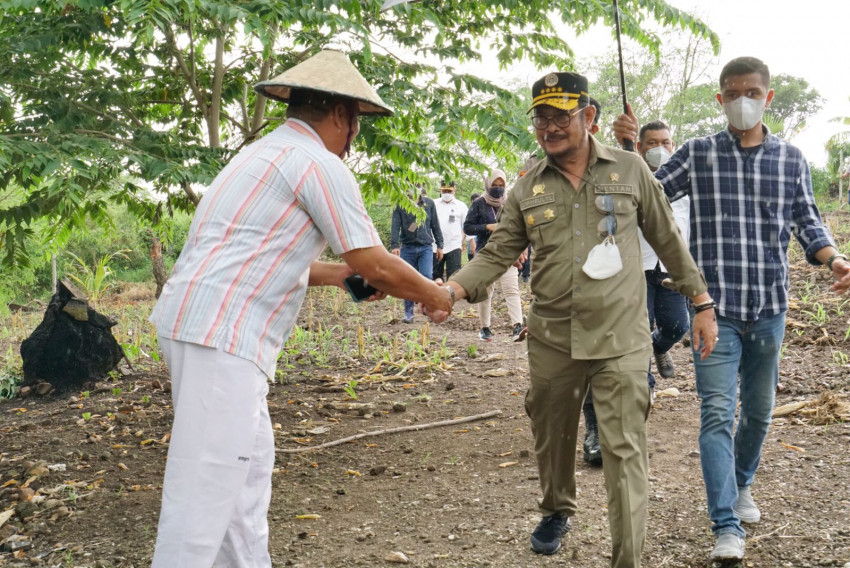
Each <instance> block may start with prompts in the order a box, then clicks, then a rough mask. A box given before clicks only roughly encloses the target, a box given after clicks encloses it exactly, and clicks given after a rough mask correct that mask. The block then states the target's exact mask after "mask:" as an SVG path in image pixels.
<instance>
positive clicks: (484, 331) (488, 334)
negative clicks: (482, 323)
mask: <svg viewBox="0 0 850 568" xmlns="http://www.w3.org/2000/svg"><path fill="white" fill-rule="evenodd" d="M478 338H479V339H480V340H481V341H490V340H492V339H493V332H492V331H490V328H489V327H482V328H481V331H479V332H478Z"/></svg>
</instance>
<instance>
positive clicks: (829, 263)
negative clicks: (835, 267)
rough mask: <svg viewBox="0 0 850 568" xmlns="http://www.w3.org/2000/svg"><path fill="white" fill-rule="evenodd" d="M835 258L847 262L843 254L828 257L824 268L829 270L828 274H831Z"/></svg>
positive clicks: (838, 253)
mask: <svg viewBox="0 0 850 568" xmlns="http://www.w3.org/2000/svg"><path fill="white" fill-rule="evenodd" d="M836 258H843V259H844V260H847V257H846V256H844V255H843V254H841V253H840V252H837V253H835V254H834V255H832V256H831V257H829V258H828V259H827V260H826V267H827V268H829V271H830V272H832V263H833V262H834V261H835V259H836Z"/></svg>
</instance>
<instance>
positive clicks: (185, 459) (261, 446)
mask: <svg viewBox="0 0 850 568" xmlns="http://www.w3.org/2000/svg"><path fill="white" fill-rule="evenodd" d="M159 345H160V349H161V351H162V353H163V354H164V355H165V361H166V363H167V364H168V368H169V371H170V372H171V381H172V391H171V396H172V400H173V402H174V424H173V426H172V430H171V442H170V445H169V448H168V461H167V462H166V465H165V482H164V483H163V488H162V509H161V511H160V514H159V528H158V531H157V538H156V550H155V552H154V557H153V564H152V566H151V568H212V567H213V566H215V568H271V558H270V557H269V547H268V540H269V525H268V519H267V514H268V510H269V502H270V501H271V490H272V484H271V472H272V468H273V467H274V434H273V433H272V426H271V420H270V418H269V410H268V404H267V403H266V394H267V393H268V390H269V387H268V382H267V381H266V376H265V375H264V374H263V373H262V372H261V371H260V369H259V368H258V367H257V366H256V365H255V364H254V363H252V362H250V361H248V360H246V359H242V358H240V357H236V356H235V355H231V354H229V353H225V352H224V351H221V350H219V349H213V348H210V347H203V346H201V345H196V344H193V343H186V342H183V341H175V340H171V339H167V338H164V337H162V336H160V337H159Z"/></svg>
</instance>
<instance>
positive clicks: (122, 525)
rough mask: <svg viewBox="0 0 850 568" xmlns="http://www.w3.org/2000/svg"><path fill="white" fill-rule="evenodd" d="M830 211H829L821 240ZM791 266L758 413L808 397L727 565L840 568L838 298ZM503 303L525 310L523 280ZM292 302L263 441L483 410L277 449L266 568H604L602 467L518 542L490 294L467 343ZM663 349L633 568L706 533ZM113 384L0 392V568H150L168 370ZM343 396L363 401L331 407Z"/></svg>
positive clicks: (524, 462) (523, 527) (525, 455)
mask: <svg viewBox="0 0 850 568" xmlns="http://www.w3.org/2000/svg"><path fill="white" fill-rule="evenodd" d="M847 219H848V217H847V216H846V215H844V214H834V215H832V216H831V218H830V223H831V225H832V228H833V230H834V232H836V233H839V234H840V237H839V241H840V242H846V239H843V238H842V237H846V236H847V233H848V231H847V230H846V227H845V225H844V224H845V223H846V220H847ZM792 258H793V259H794V260H793V262H792V297H793V298H795V301H794V302H793V303H792V306H791V310H790V311H789V314H788V327H787V330H786V341H785V344H786V348H785V351H784V353H783V358H782V363H781V379H780V381H781V385H780V388H779V393H778V395H777V406H781V405H785V404H788V403H792V402H800V401H816V400H819V402H818V403H817V404H816V403H815V402H810V404H809V405H808V406H806V407H804V408H802V409H800V410H798V411H796V412H794V413H792V414H789V415H787V416H785V417H782V418H777V419H775V421H774V423H773V425H772V427H771V431H770V433H769V435H768V439H767V442H766V445H765V448H764V456H763V459H762V465H761V468H760V471H759V474H758V476H757V478H756V484H755V485H754V486H753V494H754V496H755V498H756V500H757V502H758V504H759V506H760V507H761V509H762V515H763V520H762V523H761V524H759V525H757V526H753V527H751V528H750V530H749V535H748V539H747V557H746V559H745V561H744V563H743V566H746V567H795V568H796V567H807V566H839V567H847V566H850V423H848V422H847V421H843V420H842V419H841V418H840V417H839V416H838V415H839V414H841V412H844V411H846V407H844V408H843V409H842V406H841V404H842V403H846V402H847V401H848V395H850V378H848V377H850V375H848V369H850V367H848V363H850V360H848V354H850V340H848V338H847V332H848V325H850V320H848V316H850V304H848V303H847V298H844V297H836V296H834V295H832V294H830V293H829V292H828V291H827V288H828V284H829V281H828V275H827V274H826V271H825V269H823V268H820V269H817V268H814V267H810V266H808V265H807V264H806V263H805V261H804V260H803V259H802V254H801V253H800V252H799V251H798V250H797V251H796V252H795V253H794V254H793V256H792ZM523 294H524V298H525V300H526V301H528V300H529V299H530V291H529V290H528V287H527V285H525V286H524V287H523ZM311 298H312V302H309V303H308V304H305V307H304V310H303V311H302V317H301V319H300V321H299V328H300V330H301V331H299V332H298V333H296V334H294V336H293V339H292V340H291V341H290V343H289V345H288V348H287V350H285V355H284V356H283V357H282V358H281V362H280V373H279V377H278V381H277V382H276V383H275V384H274V385H272V386H271V391H270V394H269V407H270V412H271V416H272V422H273V423H274V424H275V432H276V437H277V447H278V448H279V449H288V448H298V447H302V446H310V445H315V444H321V443H324V442H328V441H332V440H337V439H340V438H343V437H346V436H351V435H355V434H358V433H363V432H372V431H375V430H379V429H387V428H395V427H401V426H410V425H424V424H428V423H432V422H437V421H442V420H448V419H453V418H457V417H462V416H472V415H477V414H481V413H485V412H488V411H492V410H499V411H501V413H500V414H499V415H497V416H494V417H491V418H488V419H484V420H478V421H473V422H468V423H465V424H458V425H453V426H447V427H439V428H433V429H427V430H422V431H409V432H404V433H397V434H385V435H381V436H376V437H367V438H362V439H358V440H356V441H354V442H352V443H347V444H343V445H338V446H335V447H331V448H327V449H323V450H319V451H311V452H303V453H283V452H279V453H278V455H277V463H276V470H275V473H274V477H273V484H274V493H273V497H272V504H271V510H270V512H269V521H270V525H271V544H270V546H271V551H272V558H273V562H274V565H275V566H281V567H282V566H296V567H301V568H325V567H327V568H331V567H334V568H337V567H349V566H368V567H372V566H375V567H377V566H392V565H394V563H393V562H391V560H390V557H391V555H393V554H394V553H403V554H404V555H405V556H406V557H407V559H408V563H409V565H411V566H419V567H434V568H438V567H439V568H454V567H457V568H460V567H464V568H472V567H485V566H487V567H498V568H502V567H538V566H541V567H542V566H581V567H588V568H594V567H599V568H602V567H605V566H608V563H609V557H610V556H609V555H610V535H609V530H608V521H607V516H606V505H605V490H604V486H603V483H602V472H601V470H600V469H596V468H591V467H588V466H586V465H585V464H584V463H583V462H582V461H581V459H579V466H578V471H577V475H578V485H579V490H580V495H579V507H580V511H579V513H578V514H577V515H576V516H575V517H574V518H573V528H572V531H571V533H570V534H569V535H568V536H567V537H566V538H565V540H564V546H563V548H562V549H561V551H560V552H559V553H558V554H556V555H554V556H552V557H540V556H537V555H535V554H533V553H532V552H531V551H530V549H529V544H528V536H529V533H530V532H531V530H532V529H533V528H534V526H535V524H536V523H537V521H538V519H539V515H538V512H537V507H536V499H537V497H538V480H537V471H536V466H535V462H534V458H533V454H532V447H533V445H532V438H531V432H530V428H529V422H528V419H527V418H526V416H525V414H524V411H523V406H522V401H523V396H524V393H525V390H526V381H527V369H528V364H527V360H526V356H525V344H524V343H521V344H514V343H511V341H510V330H509V326H508V321H507V317H506V315H505V313H504V308H503V302H502V301H501V299H500V297H498V296H497V298H496V299H495V300H494V306H498V308H497V309H496V310H495V314H494V325H493V328H494V333H495V335H496V337H495V339H494V340H493V341H492V342H489V343H487V342H482V341H479V339H478V336H477V327H478V325H477V318H476V317H474V316H473V311H472V309H471V308H469V307H468V306H467V307H466V309H464V310H462V312H461V313H460V317H454V318H452V319H451V321H450V322H448V323H447V324H445V325H441V326H426V325H425V318H424V317H422V316H417V318H416V322H415V323H414V325H405V324H403V323H401V322H400V318H399V317H398V315H399V314H400V306H399V305H398V304H397V303H395V302H390V303H384V304H380V305H369V306H356V307H353V306H352V305H350V303H348V302H345V301H344V300H341V299H340V298H339V296H337V295H331V296H327V295H320V294H318V293H312V294H311ZM116 301H118V302H120V301H121V300H120V298H119V299H117V300H116ZM149 304H152V302H149ZM103 311H104V312H105V313H109V309H108V308H107V309H105V310H103ZM358 326H361V327H362V333H363V334H364V335H363V355H362V356H361V354H360V350H359V347H358V333H359V331H358ZM307 327H310V329H311V330H312V331H311V332H310V333H306V332H304V328H307ZM425 333H427V334H428V335H429V341H427V345H428V348H427V350H424V351H421V350H419V349H418V348H417V347H416V346H417V345H419V346H421V345H422V343H423V341H422V336H423V334H425ZM471 346H474V351H477V353H474V355H475V356H474V357H473V356H471V353H470V350H471ZM7 347H8V346H7V345H0V348H2V349H3V350H4V351H5V350H6V349H7ZM383 358H386V359H388V361H387V362H384V363H381V364H380V366H379V361H381V360H382V359H383ZM673 358H674V361H675V362H676V368H677V373H676V376H675V377H674V378H672V379H670V380H660V381H659V385H658V387H657V388H658V389H659V390H662V391H663V390H665V389H670V388H672V387H675V389H677V390H678V391H679V395H678V396H659V398H658V399H657V402H656V405H655V407H654V408H653V411H652V414H651V417H650V422H649V448H650V470H651V471H650V476H651V477H650V481H651V495H650V510H649V524H648V538H647V542H646V549H645V552H644V557H643V558H644V566H648V567H662V566H666V567H680V568H684V567H697V566H699V567H702V566H707V565H708V564H707V555H708V552H709V551H710V549H711V546H712V545H713V538H712V535H711V532H710V530H709V520H708V515H707V512H706V505H705V494H704V487H703V484H702V478H701V473H700V465H699V453H698V445H697V434H698V430H699V401H698V398H697V396H696V392H695V388H694V377H693V370H692V364H691V355H690V350H689V349H687V348H685V347H682V346H677V347H676V348H674V350H673ZM393 361H394V362H395V363H392V362H393ZM123 372H124V373H125V374H124V376H123V377H121V378H118V379H115V380H114V381H110V382H107V383H104V384H101V385H98V386H97V387H94V388H92V389H91V390H89V391H88V396H84V395H83V394H82V393H76V394H75V395H73V396H63V397H59V396H54V395H48V396H46V397H41V398H28V399H13V400H8V401H2V402H0V416H2V417H3V418H2V421H0V521H2V523H0V525H2V526H0V542H3V541H5V544H4V547H5V550H4V551H3V552H0V566H10V567H11V566H16V567H17V566H32V565H36V566H38V565H41V566H51V567H72V566H79V567H98V568H103V567H125V568H126V567H135V568H140V567H143V566H149V563H150V558H151V556H152V552H153V545H154V540H155V537H156V525H157V516H158V512H159V504H160V498H161V483H162V476H163V471H164V464H165V456H166V451H167V434H168V432H169V430H170V426H171V420H172V411H171V407H170V396H169V394H168V393H167V392H165V391H164V390H163V388H162V387H163V386H166V387H167V384H166V381H167V373H166V370H165V369H164V367H163V366H162V365H161V364H159V363H156V362H155V361H153V360H150V359H145V358H143V359H140V360H137V361H135V363H134V370H130V369H129V368H126V367H125V368H123ZM352 379H354V380H357V381H358V382H357V384H356V385H354V384H352V385H349V384H348V382H349V381H350V380H352ZM346 386H352V387H354V388H355V392H356V395H357V398H356V400H354V399H352V398H351V397H349V396H348V394H346V392H345V390H344V387H346ZM117 389H120V390H117ZM350 403H357V404H361V405H362V404H366V405H370V406H367V407H365V408H361V409H353V410H346V409H345V407H344V405H346V404H350ZM577 451H580V448H579V449H577ZM4 511H5V513H4ZM299 517H306V518H299ZM16 548H17V550H15V549H16ZM12 550H15V551H14V552H13V551H12ZM398 558H399V557H398V556H396V559H398Z"/></svg>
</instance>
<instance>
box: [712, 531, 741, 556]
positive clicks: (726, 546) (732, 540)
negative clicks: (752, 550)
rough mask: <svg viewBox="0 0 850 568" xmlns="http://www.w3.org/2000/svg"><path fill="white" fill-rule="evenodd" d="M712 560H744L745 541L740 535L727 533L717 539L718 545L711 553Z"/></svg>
mask: <svg viewBox="0 0 850 568" xmlns="http://www.w3.org/2000/svg"><path fill="white" fill-rule="evenodd" d="M709 558H710V559H711V560H742V559H743V558H744V539H743V538H741V537H739V536H738V535H734V534H731V533H725V534H722V535H720V536H718V537H717V544H715V545H714V550H712V551H711V556H709Z"/></svg>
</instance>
